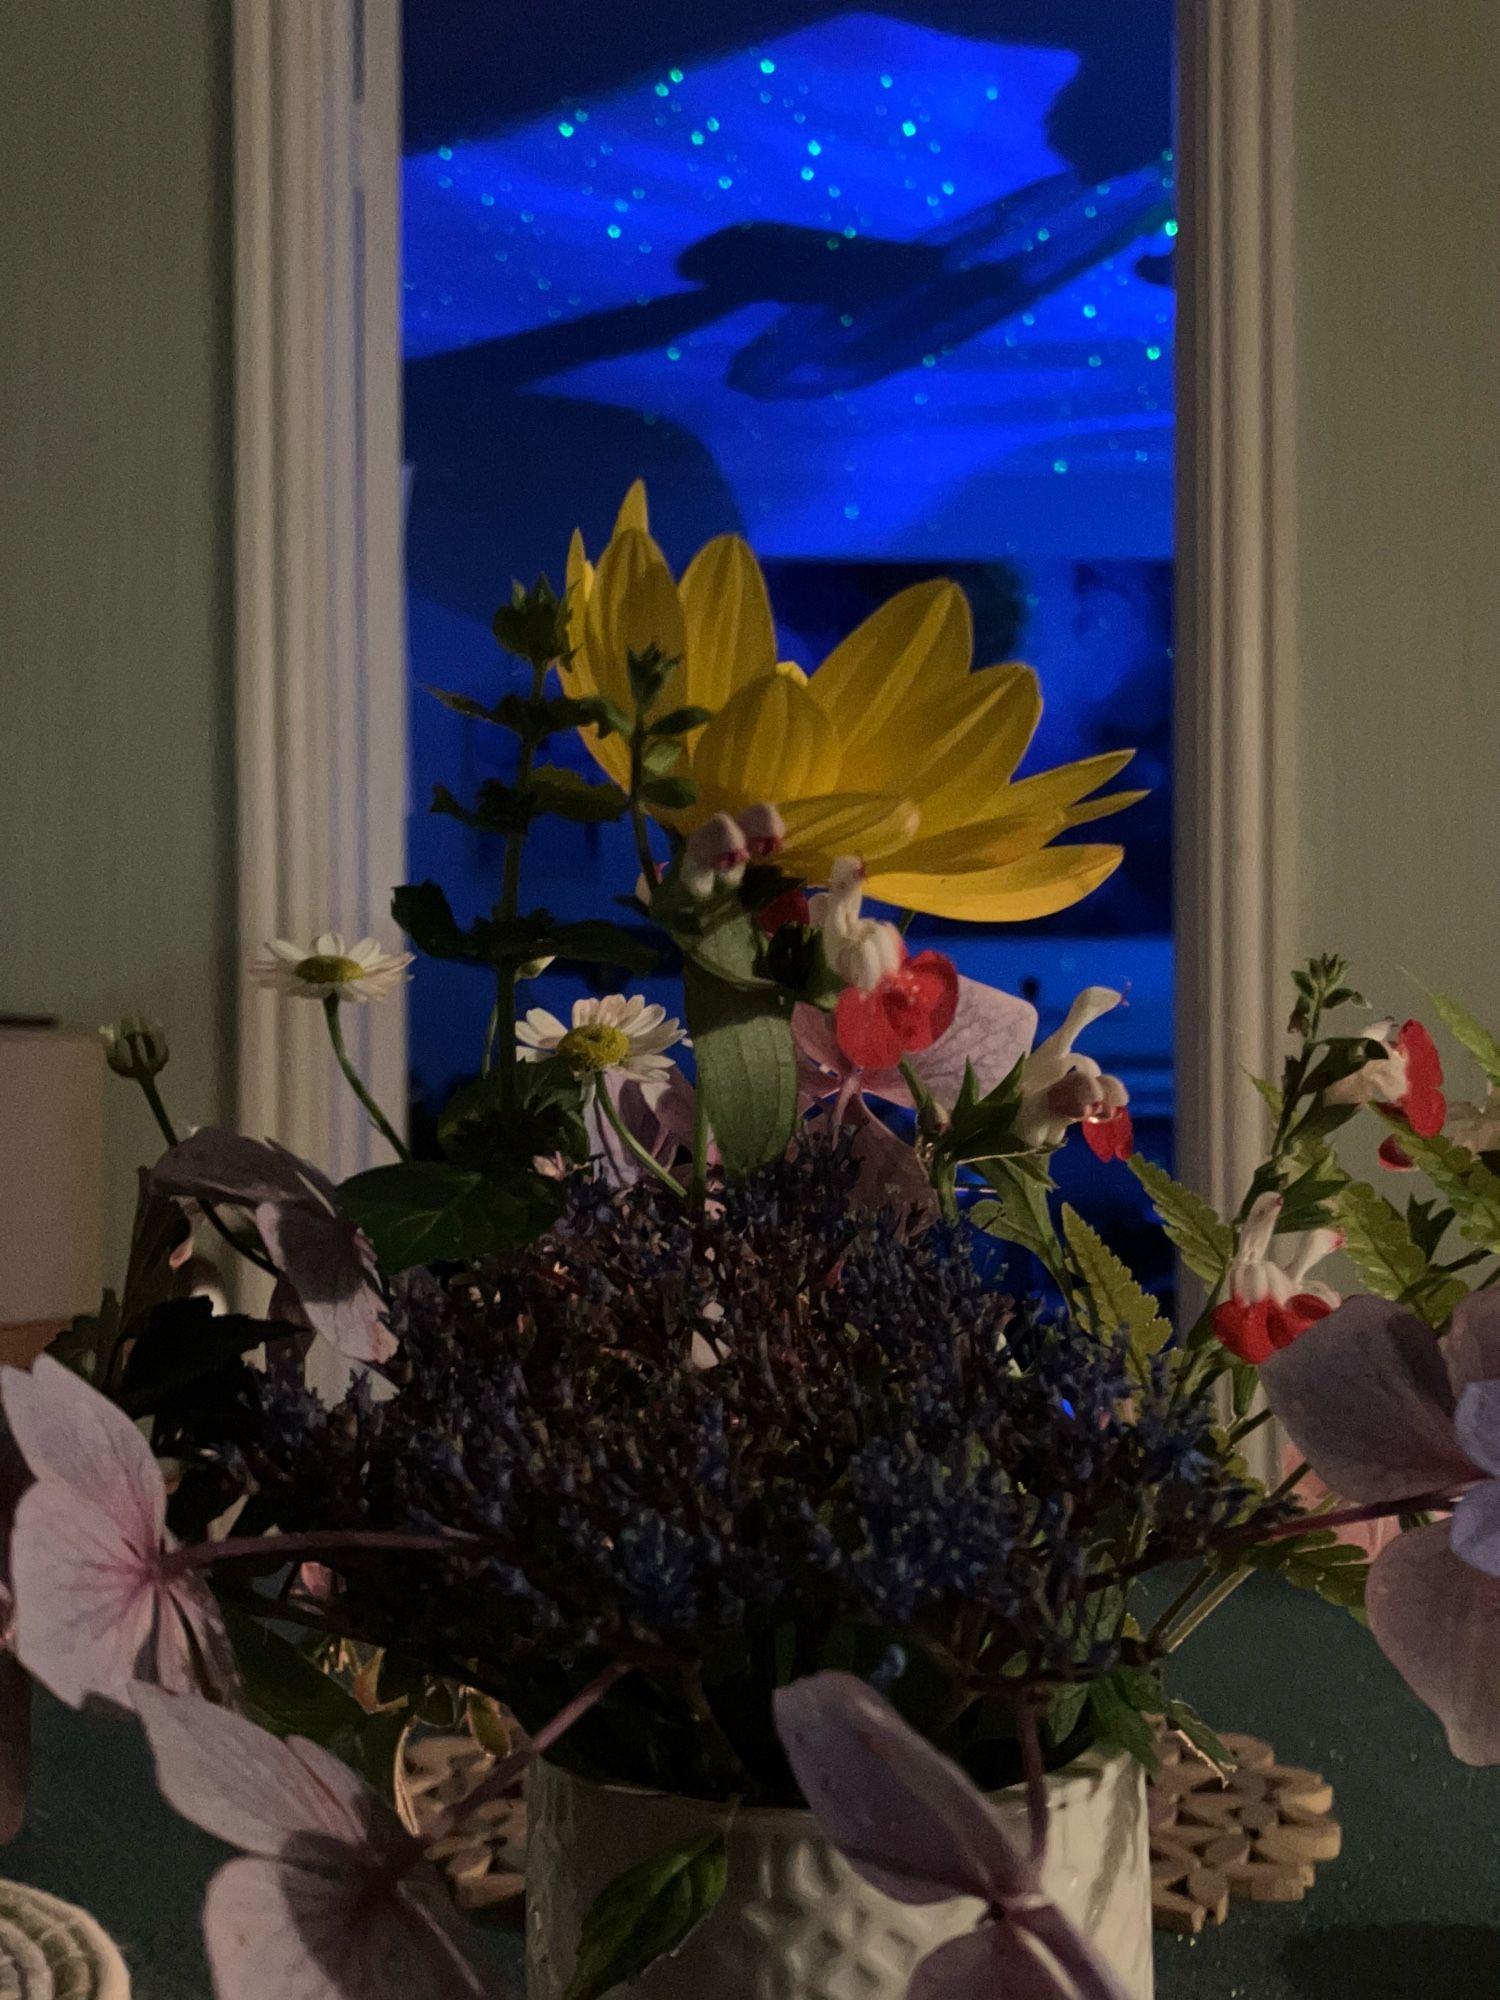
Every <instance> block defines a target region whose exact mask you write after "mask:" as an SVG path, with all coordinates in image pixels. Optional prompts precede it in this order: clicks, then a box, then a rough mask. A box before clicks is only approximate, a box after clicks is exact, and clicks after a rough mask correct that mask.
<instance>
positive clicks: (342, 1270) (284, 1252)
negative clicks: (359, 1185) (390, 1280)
mask: <svg viewBox="0 0 1500 2000" xmlns="http://www.w3.org/2000/svg"><path fill="white" fill-rule="evenodd" d="M255 1226H256V1228H257V1229H258V1230H259V1231H260V1234H261V1240H262V1241H263V1242H264V1244H265V1246H266V1249H267V1250H268V1251H269V1253H270V1256H271V1261H272V1262H273V1263H274V1264H275V1265H276V1267H277V1268H278V1270H280V1271H282V1272H284V1273H285V1275H286V1279H287V1282H288V1284H289V1285H290V1286H291V1287H292V1289H293V1291H294V1292H295V1293H296V1294H297V1297H298V1298H299V1299H300V1300H301V1302H302V1310H303V1311H304V1313H306V1315H307V1321H308V1324H309V1325H310V1326H311V1327H312V1328H313V1330H314V1332H316V1333H320V1334H322V1336H323V1338H324V1339H325V1340H326V1341H328V1342H330V1343H331V1344H332V1345H333V1346H334V1347H336V1348H337V1349H338V1351H339V1353H340V1354H342V1355H343V1356H344V1357H345V1358H346V1359H347V1360H349V1361H361V1362H370V1361H388V1360H389V1359H390V1357H391V1356H392V1355H393V1354H394V1353H395V1351H396V1347H397V1344H398V1343H397V1341H396V1336H395V1335H394V1334H393V1333H392V1332H391V1330H390V1328H389V1327H388V1326H387V1325H386V1304H385V1300H384V1299H383V1298H382V1296H381V1294H380V1292H379V1290H378V1289H377V1287H376V1285H375V1283H374V1269H375V1257H374V1252H373V1251H372V1250H371V1248H370V1245H369V1242H368V1240H367V1238H366V1237H365V1236H364V1235H363V1234H362V1233H361V1231H360V1230H358V1229H357V1228H356V1227H355V1226H354V1224H353V1223H352V1222H351V1221H350V1220H349V1218H348V1217H347V1216H345V1215H341V1214H339V1213H338V1212H337V1211H330V1210H328V1209H325V1208H323V1207H322V1206H321V1205H313V1204H311V1203H308V1204H305V1205H304V1204H299V1203H290V1202H287V1203H277V1202H262V1203H261V1204H260V1206H259V1207H257V1209H256V1210H255Z"/></svg>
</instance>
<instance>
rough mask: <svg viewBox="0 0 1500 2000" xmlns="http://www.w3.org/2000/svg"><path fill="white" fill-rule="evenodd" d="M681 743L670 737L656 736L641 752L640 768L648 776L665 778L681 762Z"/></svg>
mask: <svg viewBox="0 0 1500 2000" xmlns="http://www.w3.org/2000/svg"><path fill="white" fill-rule="evenodd" d="M682 754H683V753H682V745H681V744H680V743H676V742H674V741H673V740H672V739H671V738H670V737H666V736H662V737H658V738H657V739H656V741H655V742H653V743H648V744H647V745H646V747H645V749H644V750H643V751H642V752H641V769H642V770H643V771H644V772H645V773H646V775H647V777H650V778H665V777H668V776H670V774H671V773H672V772H673V771H675V770H676V769H677V766H678V765H679V764H680V763H681V762H682Z"/></svg>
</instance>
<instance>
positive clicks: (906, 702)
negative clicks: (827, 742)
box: [811, 579, 974, 768]
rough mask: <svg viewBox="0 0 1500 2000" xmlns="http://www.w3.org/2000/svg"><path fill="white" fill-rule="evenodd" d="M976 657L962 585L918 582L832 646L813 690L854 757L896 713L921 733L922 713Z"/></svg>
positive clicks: (958, 679)
mask: <svg viewBox="0 0 1500 2000" xmlns="http://www.w3.org/2000/svg"><path fill="white" fill-rule="evenodd" d="M973 652H974V628H973V621H972V619H971V618H970V616H969V606H968V602H967V600H966V599H965V597H964V594H963V592H962V591H961V590H960V589H959V587H958V585H957V584H956V583H949V582H947V581H946V580H941V579H940V580H936V581H933V582H930V583H914V584H913V585H912V586H911V587H910V589H908V590H902V591H898V592H897V594H896V595H895V596H894V597H893V598H891V600H890V601H889V603H887V604H882V605H881V607H880V609H879V610H878V611H873V612H871V614H870V616H869V617H868V618H867V619H866V620H865V621H864V623H863V624H862V625H860V626H859V627H857V628H856V630H855V631H853V632H851V633H850V634H849V637H848V638H847V639H845V640H844V641H843V642H842V643H841V644H839V645H837V646H835V647H834V649H833V651H832V652H831V653H830V654H829V655H828V658H827V659H826V660H825V661H824V662H823V664H822V666H821V667H819V669H818V671H817V672H816V673H815V674H814V675H813V677H812V682H811V686H812V690H813V693H814V694H815V695H816V696H817V699H818V701H819V703H820V704H821V705H822V707H823V709H824V710H825V712H826V713H827V714H828V715H830V716H833V717H834V718H835V720H836V721H837V723H838V730H839V735H840V736H841V737H842V739H843V741H844V743H845V745H846V746H847V748H848V749H850V750H851V751H854V750H857V749H858V748H859V746H861V745H862V744H865V743H869V742H873V741H875V740H876V739H877V738H878V737H879V736H880V735H881V733H882V732H883V731H884V729H885V727H886V725H887V723H889V722H892V721H894V720H895V718H896V717H897V716H898V715H903V714H904V717H905V719H906V720H907V721H908V723H909V724H910V725H911V726H912V727H913V728H916V729H920V728H921V726H922V723H921V718H922V710H923V707H924V706H925V705H926V704H928V703H930V702H932V701H933V700H934V699H935V697H936V696H937V695H938V694H940V693H941V692H943V691H944V690H946V689H948V688H951V687H954V686H955V685H957V683H959V682H960V681H962V680H963V679H964V678H965V676H966V675H967V674H968V671H969V661H970V659H971V658H972V656H973ZM851 768H853V767H852V765H851Z"/></svg>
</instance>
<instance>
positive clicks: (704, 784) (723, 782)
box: [601, 570, 839, 812]
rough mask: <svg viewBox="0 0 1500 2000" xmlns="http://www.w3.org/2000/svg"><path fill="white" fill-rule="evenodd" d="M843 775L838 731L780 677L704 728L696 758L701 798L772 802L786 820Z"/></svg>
mask: <svg viewBox="0 0 1500 2000" xmlns="http://www.w3.org/2000/svg"><path fill="white" fill-rule="evenodd" d="M601 574H602V570H601ZM838 769H839V746H838V738H837V737H836V736H835V735H834V733H833V724H832V723H831V722H830V721H829V720H828V718H827V716H826V715H825V714H824V713H823V711H822V709H820V708H819V706H818V704H817V703H816V702H815V701H814V700H813V698H812V696H811V695H810V694H809V693H808V692H807V690H806V688H800V687H798V686H797V684H796V682H795V681H789V680H788V679H787V678H786V676H785V674H778V673H769V674H762V675H761V677H760V679H759V680H755V681H752V682H751V683H750V685H749V686H748V687H744V688H741V689H740V691H739V693H738V694H737V695H735V696H734V697H733V699H732V700H730V701H729V702H728V703H726V705H725V706H724V707H723V708H721V709H720V710H719V712H718V714H717V715H716V716H715V717H714V719H713V721H712V722H710V723H708V724H707V725H706V726H705V728H704V731H703V734H702V735H701V736H700V737H699V738H698V742H697V744H696V746H695V748H694V750H693V777H694V779H695V780H696V782H697V785H698V789H699V794H700V797H702V798H703V799H705V800H706V799H707V798H709V797H710V796H711V795H712V796H717V797H719V798H723V799H733V800H734V801H735V802H736V803H737V804H738V805H740V806H749V805H758V804H760V803H762V802H763V801H770V802H771V803H772V804H774V805H778V806H780V807H781V808H782V809H783V812H784V811H785V808H786V803H787V801H788V800H789V799H801V798H808V797H810V796H812V795H813V794H814V793H816V792H828V791H832V789H833V787H834V785H835V783H836V782H837V780H838ZM728 810H730V811H733V810H734V807H733V806H730V807H729V808H728Z"/></svg>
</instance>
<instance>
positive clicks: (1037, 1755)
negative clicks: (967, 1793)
mask: <svg viewBox="0 0 1500 2000" xmlns="http://www.w3.org/2000/svg"><path fill="white" fill-rule="evenodd" d="M1015 1713H1016V1737H1017V1739H1018V1741H1019V1743H1020V1746H1021V1770H1022V1773H1023V1774H1024V1776H1025V1780H1026V1823H1027V1828H1028V1831H1029V1835H1030V1852H1029V1856H1028V1859H1029V1861H1030V1864H1031V1868H1032V1871H1033V1872H1034V1873H1035V1872H1036V1871H1038V1870H1040V1868H1041V1865H1042V1860H1043V1858H1044V1856H1045V1855H1046V1852H1047V1818H1048V1813H1047V1773H1046V1770H1045V1769H1044V1767H1043V1764H1042V1744H1041V1738H1040V1737H1039V1736H1038V1735H1037V1728H1036V1704H1035V1703H1034V1702H1033V1701H1032V1699H1031V1697H1030V1695H1028V1694H1025V1693H1023V1694H1022V1695H1021V1696H1020V1698H1019V1699H1018V1701H1017V1702H1016V1709H1015Z"/></svg>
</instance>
